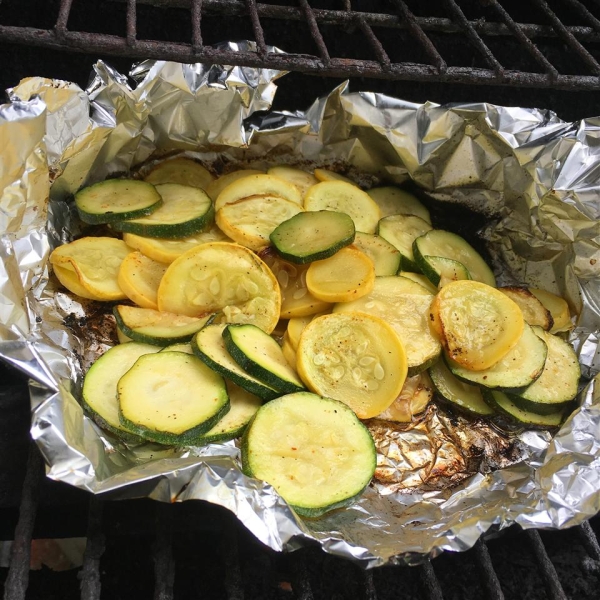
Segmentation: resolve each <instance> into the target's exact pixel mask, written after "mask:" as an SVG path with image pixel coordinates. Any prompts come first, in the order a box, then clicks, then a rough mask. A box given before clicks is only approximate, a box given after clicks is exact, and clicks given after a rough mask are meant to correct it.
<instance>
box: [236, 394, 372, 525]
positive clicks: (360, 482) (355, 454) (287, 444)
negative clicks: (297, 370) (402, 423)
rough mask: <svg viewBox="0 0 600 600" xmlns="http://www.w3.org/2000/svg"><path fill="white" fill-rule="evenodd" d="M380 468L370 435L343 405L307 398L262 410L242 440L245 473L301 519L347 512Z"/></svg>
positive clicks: (283, 399) (284, 399)
mask: <svg viewBox="0 0 600 600" xmlns="http://www.w3.org/2000/svg"><path fill="white" fill-rule="evenodd" d="M376 464H377V453H376V450H375V444H374V442H373V438H372V437H371V434H370V433H369V431H368V430H367V428H366V427H365V426H364V425H363V424H362V423H361V422H360V421H359V420H358V418H357V417H356V415H355V414H354V413H353V412H352V410H351V409H350V408H348V407H347V406H346V405H345V404H342V403H341V402H338V401H337V400H332V399H330V398H323V397H321V396H318V395H316V394H311V393H309V392H298V393H295V394H288V395H286V396H281V397H280V398H277V399H276V400H273V401H272V402H269V403H268V404H264V405H263V406H261V408H260V409H259V410H258V412H257V413H256V415H255V416H254V418H253V419H252V421H251V423H250V425H249V426H248V429H246V432H245V434H244V437H243V438H242V468H243V470H244V472H245V473H246V474H247V475H249V476H250V477H256V478H257V479H262V480H263V481H266V482H267V483H269V484H271V485H272V486H273V487H274V488H275V490H277V492H278V493H279V494H280V495H281V497H282V498H283V499H284V500H286V502H288V504H290V505H291V506H292V508H293V509H294V510H295V511H296V512H297V513H298V514H299V515H302V516H305V517H318V516H320V515H323V514H324V513H326V512H328V511H330V510H333V509H335V508H341V507H344V506H348V505H349V504H350V503H351V502H352V501H353V500H354V499H356V498H357V497H358V496H359V495H360V494H361V493H362V492H363V490H364V489H365V488H366V487H367V485H368V484H369V482H370V481H371V478H372V477H373V474H374V472H375V467H376Z"/></svg>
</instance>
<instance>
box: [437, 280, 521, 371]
mask: <svg viewBox="0 0 600 600" xmlns="http://www.w3.org/2000/svg"><path fill="white" fill-rule="evenodd" d="M430 317H431V319H432V321H434V329H435V330H436V331H438V332H441V336H440V341H441V342H442V344H443V345H444V347H445V348H446V351H447V352H448V354H449V355H450V357H451V358H452V359H453V360H455V361H456V362H457V363H458V364H460V365H462V366H463V367H466V368H467V369H471V370H472V371H482V370H483V369H488V368H489V367H491V366H492V365H494V364H495V363H497V362H498V361H499V360H500V359H501V358H502V357H504V356H505V355H506V354H507V353H508V352H509V351H510V350H511V349H512V348H514V346H515V345H516V344H517V342H518V341H519V339H520V338H521V334H522V333H523V329H524V320H523V313H522V312H521V309H520V308H519V307H518V306H517V304H516V303H515V302H514V301H513V300H511V299H510V298H509V297H508V296H506V295H504V294H503V293H502V292H499V291H498V290H496V289H495V288H493V287H491V286H489V285H486V284H485V283H480V282H478V281H470V280H463V281H453V282H452V283H448V284H447V285H445V286H444V287H443V288H442V289H441V290H440V291H439V293H438V295H437V296H436V297H435V300H434V301H433V303H432V309H431V313H430Z"/></svg>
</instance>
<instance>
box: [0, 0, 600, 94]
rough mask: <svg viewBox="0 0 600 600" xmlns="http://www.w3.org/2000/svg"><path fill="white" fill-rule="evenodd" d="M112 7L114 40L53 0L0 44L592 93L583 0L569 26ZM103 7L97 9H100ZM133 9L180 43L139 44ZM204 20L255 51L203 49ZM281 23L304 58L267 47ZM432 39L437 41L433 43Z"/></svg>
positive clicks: (301, 10)
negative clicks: (45, 24) (119, 29)
mask: <svg viewBox="0 0 600 600" xmlns="http://www.w3.org/2000/svg"><path fill="white" fill-rule="evenodd" d="M81 1H82V0H79V3H81ZM119 2H120V3H121V4H124V3H125V4H126V16H125V21H126V23H125V35H124V36H118V35H110V34H108V33H89V32H86V31H77V30H71V29H69V17H70V14H71V12H72V10H73V9H74V8H75V7H76V6H77V4H78V2H77V0H75V1H73V0H61V1H60V5H59V9H58V14H57V18H56V21H55V24H54V26H53V27H52V28H49V29H39V28H34V27H28V26H16V25H11V24H6V23H3V22H2V21H1V19H0V41H4V42H8V43H14V44H27V45H35V46H40V47H46V48H51V49H55V50H69V51H76V52H85V53H99V54H102V55H107V56H124V57H128V58H157V59H158V58H160V59H167V60H175V61H180V62H195V61H202V62H208V63H220V64H239V65H247V66H253V67H264V68H272V69H282V70H288V71H297V72H302V73H307V74H318V75H323V76H332V77H373V78H385V79H390V80H412V81H421V82H429V81H435V82H438V83H461V84H471V85H473V84H479V85H483V84H485V85H503V86H518V87H532V88H554V89H573V90H577V91H584V90H596V89H600V64H599V62H598V60H599V59H600V19H599V18H598V17H600V10H599V9H598V5H597V4H595V2H594V1H593V0H588V3H591V5H590V6H589V7H588V6H586V5H585V4H584V3H582V2H579V1H578V0H556V2H555V3H556V4H557V6H558V7H559V8H560V6H561V5H562V7H563V9H565V8H566V9H568V10H569V11H570V12H571V13H572V14H573V15H577V24H576V25H565V24H563V23H562V22H561V20H560V18H559V16H557V14H556V12H555V10H553V8H552V7H551V6H550V5H549V4H548V2H546V0H531V8H532V10H533V11H534V13H535V15H536V20H538V21H540V22H539V23H520V22H517V21H515V20H514V19H513V18H512V17H511V14H510V12H511V10H512V8H506V7H504V6H503V5H502V4H500V3H499V2H498V1H497V0H482V1H481V2H473V1H472V0H471V1H470V2H466V1H465V0H461V1H460V2H457V1H456V0H444V1H443V2H442V3H441V4H442V5H443V6H444V10H445V16H443V17H439V16H436V17H433V16H432V17H430V16H417V15H415V14H414V13H413V11H411V9H410V8H409V6H408V5H407V3H406V2H404V1H403V0H389V1H387V2H385V3H384V4H383V6H384V7H385V12H369V11H360V10H353V9H352V3H351V2H350V1H341V0H338V2H331V3H330V4H331V5H335V6H336V7H337V8H336V9H331V8H327V9H323V8H313V7H312V6H311V5H310V3H309V1H308V0H297V1H296V2H295V4H296V5H295V6H287V5H283V2H282V3H281V5H280V4H277V3H272V4H271V3H269V4H267V3H260V2H257V1H256V0H243V1H240V0H141V1H138V2H136V1H135V0H116V1H115V2H113V3H112V5H113V6H115V4H118V3H119ZM110 4H111V3H110V2H109V3H108V8H107V10H110ZM363 4H369V3H363ZM373 4H375V3H373ZM473 4H475V5H477V6H479V7H480V8H481V10H484V11H486V12H485V16H483V17H478V18H473V17H471V18H469V17H468V16H467V12H466V10H465V8H464V5H466V8H467V9H468V8H469V7H471V8H472V5H473ZM142 5H147V6H150V7H154V8H160V9H171V10H173V9H174V10H179V11H184V12H185V13H186V14H187V18H188V19H189V22H190V23H191V35H190V39H189V41H188V42H187V43H185V42H181V41H160V40H155V39H143V38H141V37H140V35H139V32H138V28H137V22H136V21H137V19H136V9H137V8H138V7H139V6H142ZM370 10H372V9H371V8H370ZM594 13H596V14H594ZM596 15H598V16H596ZM206 17H209V18H212V17H221V18H229V19H233V18H237V19H245V20H247V21H248V22H249V23H250V24H251V28H252V32H253V35H254V40H255V41H256V44H257V49H256V51H255V52H240V53H237V52H232V51H230V50H225V49H219V48H215V47H213V46H209V45H205V43H203V35H202V27H203V22H204V20H205V18H206ZM490 17H492V18H491V19H490ZM286 22H301V23H303V24H304V25H305V26H306V27H307V28H308V32H309V35H310V38H311V42H312V45H313V46H312V47H313V51H314V54H307V53H302V52H296V51H295V49H294V48H293V47H289V48H287V47H284V48H283V49H284V50H286V52H288V54H283V55H282V54H277V53H271V52H269V51H268V46H267V45H268V44H269V43H270V41H269V36H268V32H269V31H272V30H273V28H277V27H278V25H281V24H283V23H286ZM332 27H333V28H339V30H340V31H348V30H349V29H351V28H357V29H358V30H359V31H360V33H361V35H362V38H363V41H364V42H365V43H366V48H368V51H367V54H368V56H365V57H364V58H362V57H361V58H359V59H358V58H348V57H343V56H341V57H340V56H335V53H334V52H333V51H332V50H331V48H329V47H328V45H327V42H326V39H325V38H326V36H324V35H323V31H322V29H323V28H332ZM378 30H388V31H389V30H399V31H405V32H408V34H409V36H410V40H411V43H414V44H415V45H416V48H418V49H419V51H420V52H421V53H422V55H423V56H424V62H414V61H410V60H396V61H395V60H393V59H392V58H391V57H390V55H389V52H388V50H387V49H386V47H385V44H384V43H382V42H381V40H380V39H379V38H378V35H377V34H378ZM434 36H436V39H437V41H436V39H433V37H434ZM440 36H441V37H440ZM442 38H445V39H447V40H450V42H451V43H457V44H462V45H464V46H465V48H466V49H467V52H472V54H473V56H476V57H478V58H479V62H480V63H481V62H482V64H483V66H474V65H469V64H466V65H449V64H447V60H446V58H445V57H444V55H443V54H444V53H443V52H441V51H440V49H439V48H438V47H437V46H436V44H437V43H438V42H439V40H440V39H442ZM486 38H490V39H494V38H495V39H502V41H503V42H504V41H505V42H506V43H507V44H508V43H509V44H513V45H514V52H515V53H517V54H518V53H520V52H523V53H524V54H526V55H527V56H530V57H531V58H532V59H533V62H534V63H535V64H536V65H537V66H538V67H539V68H540V72H536V70H535V68H534V69H529V70H520V69H518V68H514V67H511V66H510V65H503V64H502V61H501V60H500V59H499V58H498V57H497V56H495V54H494V52H493V50H492V49H491V48H490V45H489V44H488V43H486ZM548 42H552V43H554V44H558V45H559V46H558V47H559V49H561V48H562V47H564V50H565V52H568V53H570V56H572V57H573V58H574V61H575V62H578V63H580V66H579V67H578V69H579V72H577V73H569V72H566V73H565V72H562V71H564V70H568V69H561V68H560V67H558V66H557V65H555V64H553V61H552V59H549V58H547V57H546V56H545V55H544V51H543V50H542V49H540V44H543V43H548Z"/></svg>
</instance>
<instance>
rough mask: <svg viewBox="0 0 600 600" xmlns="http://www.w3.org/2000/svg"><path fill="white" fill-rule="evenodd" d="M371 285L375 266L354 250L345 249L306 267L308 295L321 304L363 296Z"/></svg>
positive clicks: (365, 256) (352, 248)
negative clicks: (320, 301) (321, 302)
mask: <svg viewBox="0 0 600 600" xmlns="http://www.w3.org/2000/svg"><path fill="white" fill-rule="evenodd" d="M374 284H375V265H374V264H373V261H372V260H371V259H370V258H369V257H368V256H367V255H366V254H365V253H364V252H361V251H360V250H359V249H358V248H355V247H352V246H347V247H346V248H342V249H341V250H339V251H338V252H336V253H335V254H334V255H333V256H330V257H329V258H325V259H324V260H317V261H315V262H313V263H311V264H310V267H309V268H308V271H307V273H306V286H307V288H308V290H309V292H310V293H311V294H312V295H313V296H314V297H315V298H318V299H319V300H323V302H350V301H351V300H355V299H357V298H362V297H363V296H365V295H367V294H368V293H369V292H370V291H371V290H372V289H373V285H374Z"/></svg>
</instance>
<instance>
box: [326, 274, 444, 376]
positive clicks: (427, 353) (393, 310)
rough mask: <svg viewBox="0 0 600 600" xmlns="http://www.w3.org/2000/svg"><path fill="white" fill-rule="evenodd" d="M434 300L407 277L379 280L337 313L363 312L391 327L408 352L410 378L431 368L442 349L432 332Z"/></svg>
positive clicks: (337, 306)
mask: <svg viewBox="0 0 600 600" xmlns="http://www.w3.org/2000/svg"><path fill="white" fill-rule="evenodd" d="M433 298H434V296H433V294H431V293H430V292H429V291H428V290H427V289H425V288H424V287H423V286H422V285H420V284H418V283H416V282H414V281H411V280H410V279H407V278H406V277H377V278H376V279H375V285H374V286H373V290H372V291H371V292H370V293H369V294H367V295H366V296H363V297H362V298H359V299H358V300H354V301H353V302H344V303H340V304H336V305H335V306H334V308H333V312H334V313H337V312H362V313H367V314H370V315H374V316H376V317H379V318H380V319H383V320H384V321H386V322H387V323H389V324H390V325H391V326H392V327H393V328H394V331H395V332H396V333H397V334H398V337H399V338H400V340H401V341H402V345H403V346H404V348H405V350H406V357H407V360H408V375H409V376H413V375H417V374H418V373H420V372H421V371H424V370H425V369H427V368H429V366H431V364H433V362H435V361H436V360H437V358H438V356H439V355H440V352H441V346H440V342H439V341H438V339H437V338H436V337H435V336H434V335H433V334H432V333H431V330H430V329H429V321H428V310H429V307H430V305H431V302H432V300H433Z"/></svg>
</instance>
